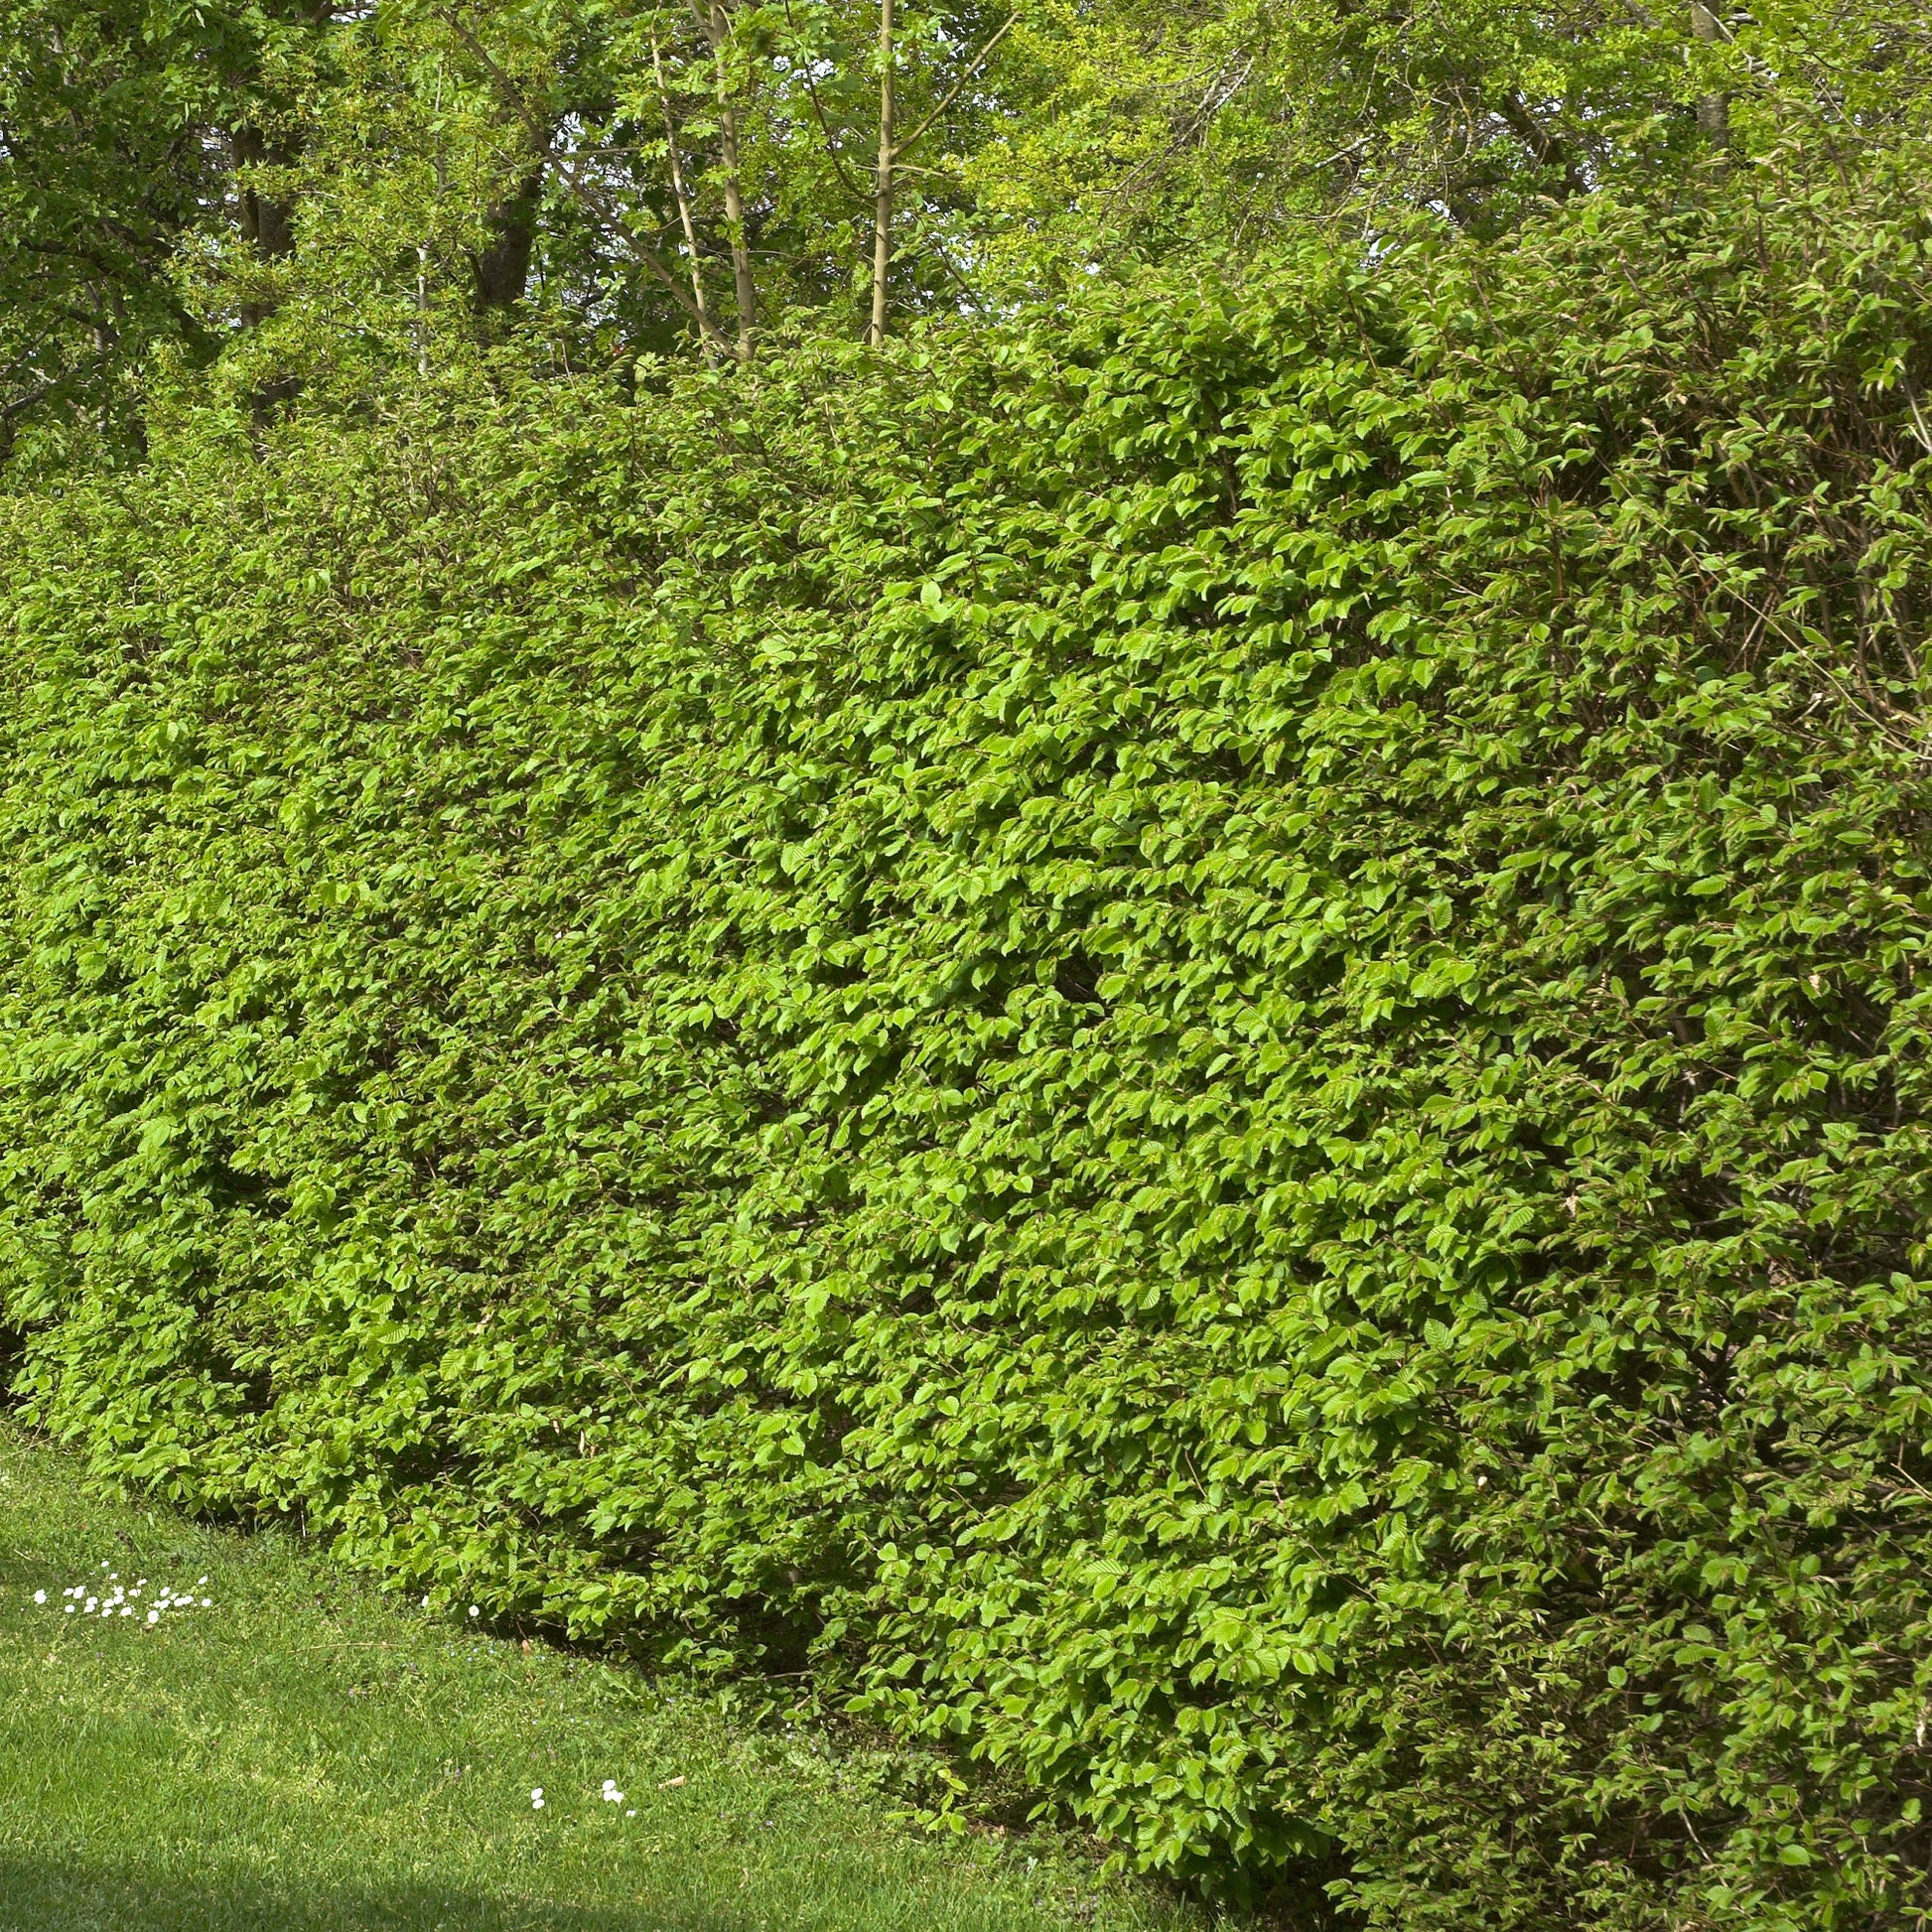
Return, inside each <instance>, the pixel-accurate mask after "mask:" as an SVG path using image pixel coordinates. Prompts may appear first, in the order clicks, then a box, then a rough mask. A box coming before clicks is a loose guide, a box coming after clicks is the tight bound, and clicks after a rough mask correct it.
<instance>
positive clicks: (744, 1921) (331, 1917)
mask: <svg viewBox="0 0 1932 1932" xmlns="http://www.w3.org/2000/svg"><path fill="white" fill-rule="evenodd" d="M769 1922H770V1920H769V1915H768V1913H753V1914H750V1915H741V1914H739V1913H737V1912H734V1911H731V1910H730V1909H729V1908H726V1909H725V1910H723V1911H722V1912H721V1911H719V1910H717V1909H715V1908H713V1907H710V1906H702V1907H687V1906H679V1905H675V1904H674V1905H670V1906H668V1907H666V1906H664V1905H661V1904H657V1903H653V1904H651V1905H648V1906H645V1905H638V1906H635V1907H614V1906H588V1907H587V1906H578V1905H555V1904H550V1903H548V1902H545V1901H541V1900H537V1899H530V1900H524V1901H518V1900H514V1899H505V1898H488V1897H483V1896H480V1895H478V1894H477V1893H475V1892H466V1891H462V1890H456V1889H451V1888H449V1887H445V1886H436V1885H422V1884H411V1883H391V1884H373V1885H370V1886H368V1887H366V1888H356V1889H345V1888H343V1887H340V1886H308V1885H300V1884H297V1885H287V1884H279V1883H277V1882H276V1881H275V1880H274V1879H272V1878H268V1877H264V1876H263V1875H261V1874H260V1873H257V1872H249V1871H229V1872H220V1871H208V1872H203V1873H200V1874H197V1875H192V1876H191V1875H188V1874H183V1873H173V1872H157V1871H151V1870H143V1869H142V1868H141V1867H140V1866H139V1865H138V1864H111V1863H96V1862H90V1861H88V1860H86V1859H84V1858H66V1857H63V1856H61V1855H59V1854H53V1853H50V1854H47V1855H44V1856H40V1857H30V1858H23V1857H22V1856H21V1855H20V1854H18V1853H0V1932H325V1929H326V1932H762V1928H763V1927H765V1926H767V1925H768V1924H769Z"/></svg>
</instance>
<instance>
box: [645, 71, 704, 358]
mask: <svg viewBox="0 0 1932 1932" xmlns="http://www.w3.org/2000/svg"><path fill="white" fill-rule="evenodd" d="M650 66H651V71H652V72H653V73H654V74H656V76H657V102H658V105H659V106H660V107H662V108H663V110H664V148H665V152H666V153H667V154H668V155H669V156H670V162H671V192H672V193H673V194H674V195H676V197H677V218H678V221H679V222H680V224H681V225H682V226H683V229H684V247H685V252H686V253H687V254H688V255H689V256H690V258H691V300H692V302H693V304H694V305H695V306H696V308H697V311H698V314H699V316H700V317H702V318H703V320H704V321H705V323H706V324H707V325H708V324H709V323H710V321H711V313H710V311H709V310H708V309H707V308H706V307H705V300H704V277H703V275H701V274H700V273H699V272H698V231H697V226H696V224H695V223H694V222H693V221H692V219H691V200H690V197H689V196H687V195H686V194H685V192H684V164H683V163H682V162H681V161H680V160H679V159H678V152H677V123H676V122H675V121H674V120H673V119H672V118H671V92H670V89H669V88H668V87H666V86H665V84H664V62H663V57H662V56H661V55H660V54H659V53H658V51H657V36H656V35H655V34H653V35H651V37H650ZM710 358H711V345H710V343H709V342H707V343H706V344H705V359H706V360H707V361H709V360H710Z"/></svg>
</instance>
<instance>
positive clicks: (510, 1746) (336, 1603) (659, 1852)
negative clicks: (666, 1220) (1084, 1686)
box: [0, 1425, 1204, 1932]
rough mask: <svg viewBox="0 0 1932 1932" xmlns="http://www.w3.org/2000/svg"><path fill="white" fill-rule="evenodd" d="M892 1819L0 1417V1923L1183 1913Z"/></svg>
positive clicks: (880, 1931) (203, 1927)
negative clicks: (148, 1506)
mask: <svg viewBox="0 0 1932 1932" xmlns="http://www.w3.org/2000/svg"><path fill="white" fill-rule="evenodd" d="M103 1564H104V1565H105V1566H106V1568H105V1570H103V1569H102V1567H101V1566H102V1565H103ZM110 1572H111V1573H118V1577H119V1579H120V1581H121V1583H122V1585H124V1586H126V1587H130V1588H131V1587H134V1585H135V1584H136V1583H137V1581H138V1580H141V1579H146V1580H147V1583H146V1587H145V1588H144V1590H143V1595H142V1597H141V1599H140V1605H141V1607H140V1608H138V1609H137V1611H136V1613H135V1614H133V1615H130V1616H127V1617H121V1616H118V1615H117V1616H115V1617H114V1618H113V1619H111V1620H110V1621H108V1622H104V1623H103V1622H102V1620H101V1619H100V1618H99V1616H98V1615H93V1616H89V1615H84V1614H81V1613H79V1612H74V1613H69V1612H68V1611H67V1610H66V1609H65V1607H64V1605H65V1603H66V1602H67V1601H69V1600H72V1599H69V1598H64V1597H63V1596H62V1594H61V1592H62V1591H63V1590H65V1589H67V1588H68V1587H69V1586H71V1585H74V1584H79V1583H86V1584H89V1585H90V1587H91V1586H92V1585H94V1584H96V1583H97V1582H99V1581H101V1580H104V1579H105V1577H106V1576H107V1575H108V1574H109V1573H110ZM204 1576H205V1577H207V1580H208V1581H207V1584H206V1585H204V1586H201V1587H198V1588H197V1589H196V1591H195V1594H196V1596H197V1599H198V1602H197V1606H196V1607H194V1608H192V1609H187V1610H171V1611H167V1612H164V1613H163V1615H162V1618H161V1621H160V1622H159V1623H157V1624H155V1625H153V1626H150V1625H149V1623H148V1622H147V1618H146V1606H147V1605H149V1604H151V1603H152V1602H153V1600H154V1597H155V1594H156V1592H157V1591H158V1590H159V1589H161V1588H162V1587H164V1586H171V1587H187V1586H190V1585H193V1584H194V1583H195V1580H196V1579H197V1578H198V1577H204ZM36 1590H45V1591H46V1592H47V1598H48V1600H47V1602H46V1603H45V1604H37V1603H36V1602H35V1601H34V1600H33V1597H34V1592H35V1591H36ZM95 1593H97V1594H98V1593H99V1592H98V1591H96V1592H95ZM202 1596H207V1597H208V1598H210V1599H211V1602H210V1606H209V1607H207V1608H202V1607H200V1604H199V1598H200V1597H202ZM607 1778H615V1779H616V1780H617V1781H618V1784H619V1785H620V1786H621V1789H622V1791H623V1792H624V1794H625V1796H624V1800H623V1802H622V1803H621V1804H613V1803H608V1802H606V1801H604V1800H603V1799H602V1798H601V1797H600V1795H599V1793H600V1788H601V1786H602V1785H603V1783H604V1780H606V1779H607ZM678 1779H681V1780H682V1782H681V1783H677V1782H673V1781H674V1780H678ZM535 1786H541V1787H542V1788H543V1791H544V1796H545V1803H544V1808H543V1810H542V1811H540V1812H539V1811H534V1810H533V1809H532V1807H531V1801H530V1793H531V1790H532V1788H533V1787H535ZM889 1812H890V1806H889V1804H888V1802H887V1801H886V1800H885V1799H883V1798H882V1797H881V1796H880V1795H879V1793H878V1792H877V1790H876V1789H870V1788H868V1786H867V1784H866V1783H865V1781H864V1779H863V1778H862V1777H860V1776H858V1775H856V1774H855V1769H854V1765H853V1763H852V1762H850V1761H841V1760H840V1759H838V1758H837V1757H836V1756H835V1755H833V1754H831V1753H829V1752H828V1751H827V1748H826V1746H825V1745H824V1744H823V1742H822V1741H821V1740H815V1739H804V1738H797V1739H790V1740H788V1739H786V1738H784V1737H782V1736H778V1737H773V1736H770V1735H768V1734H763V1733H756V1732H751V1731H745V1730H739V1729H735V1728H734V1727H733V1726H731V1725H728V1724H727V1723H726V1722H725V1721H724V1720H723V1719H722V1718H721V1717H720V1716H719V1714H718V1713H717V1711H716V1710H715V1708H713V1707H711V1706H710V1705H708V1704H707V1703H706V1702H705V1701H704V1700H703V1699H702V1698H699V1697H697V1696H695V1695H692V1694H690V1693H688V1692H686V1693H680V1692H679V1691H677V1690H676V1689H672V1688H666V1687H664V1686H662V1685H653V1684H651V1683H648V1682H646V1681H644V1680H642V1679H640V1678H639V1677H638V1676H637V1675H635V1674H634V1673H631V1672H627V1671H624V1670H621V1669H620V1668H617V1667H613V1666H610V1665H605V1664H600V1663H595V1662H589V1661H586V1660H584V1659H581V1658H573V1657H570V1656H566V1655H563V1654H561V1653H559V1652H556V1651H554V1650H550V1649H547V1648H545V1647H543V1646H541V1645H538V1646H535V1647H532V1648H530V1649H527V1650H526V1649H525V1648H524V1647H523V1646H522V1645H520V1644H519V1643H517V1642H515V1641H511V1640H507V1639H503V1638H498V1637H492V1636H490V1635H487V1634H484V1633H482V1632H477V1631H474V1630H472V1629H470V1628H465V1627H455V1626H452V1625H451V1624H450V1623H449V1622H448V1621H446V1620H443V1619H438V1618H433V1617H431V1616H430V1615H428V1614H426V1613H423V1612H420V1611H418V1610H416V1609H414V1608H412V1607H407V1606H404V1605H400V1604H398V1603H397V1602H396V1601H395V1600H394V1599H392V1598H387V1597H384V1596H382V1595H380V1594H379V1593H377V1592H376V1591H374V1590H372V1589H370V1588H368V1587H364V1586H363V1585H361V1584H359V1583H357V1582H355V1581H354V1580H351V1579H347V1578H345V1576H344V1575H343V1574H342V1573H341V1572H340V1571H338V1570H336V1569H334V1568H333V1567H332V1566H331V1565H330V1564H329V1563H328V1562H327V1561H326V1559H324V1558H322V1557H321V1556H319V1555H318V1554H317V1553H316V1552H315V1551H313V1550H312V1549H309V1548H306V1547H304V1546H303V1545H302V1544H301V1543H300V1542H299V1541H297V1540H295V1539H292V1538H289V1537H285V1536H277V1535H256V1536H241V1535H235V1534H230V1533H226V1532H222V1531H216V1530H210V1529H207V1528H205V1527H201V1526H198V1525H196V1524H192V1523H188V1522H185V1521H182V1520H181V1519H179V1518H176V1517H174V1516H171V1515H169V1514H168V1513H166V1512H163V1511H159V1510H157V1511H152V1512H151V1511H148V1510H145V1509H140V1508H133V1507H129V1506H127V1505H125V1504H122V1503H115V1502H110V1501H106V1500H103V1499H102V1498H100V1497H99V1496H97V1495H94V1494H91V1493H89V1492H88V1491H87V1490H86V1488H85V1486H84V1485H83V1484H82V1482H81V1480H80V1478H79V1474H78V1471H77V1469H76V1467H75V1465H74V1464H73V1462H72V1461H71V1460H70V1459H69V1458H68V1457H66V1456H64V1455H61V1454H59V1453H57V1452H55V1451H53V1450H51V1449H46V1448H44V1447H41V1446H39V1445H36V1444H33V1443H31V1442H29V1441H27V1440H25V1439H23V1438H22V1437H21V1436H20V1435H18V1434H17V1433H14V1432H11V1431H8V1430H7V1429H6V1428H5V1427H4V1425H0V1927H3V1928H5V1932H15V1929H16V1928H19V1932H81V1929H82V1928H95V1927H100V1928H107V1927H112V1928H114V1932H151V1929H152V1932H161V1928H169V1929H170V1932H173V1928H181V1932H244V1929H245V1932H267V1929H268V1928H274V1932H285V1929H286V1928H300V1927H328V1928H331V1929H332V1932H345V1929H348V1928H361V1927H383V1928H397V1929H398V1932H403V1929H405V1928H406V1929H407V1932H431V1928H443V1929H444V1932H499V1929H500V1932H510V1929H511V1928H516V1929H517V1932H526V1929H527V1932H538V1928H542V1932H766V1929H767V1928H768V1929H769V1932H779V1929H780V1928H782V1929H783V1932H814V1929H821V1932H887V1928H891V1929H892V1932H942V1929H943V1932H1052V1929H1054V1928H1064V1927H1073V1926H1079V1927H1083V1928H1118V1929H1119V1932H1126V1929H1127V1928H1150V1932H1152V1929H1153V1928H1161V1929H1162V1932H1182V1928H1184V1927H1192V1926H1199V1925H1201V1924H1203V1923H1204V1920H1202V1919H1201V1918H1200V1917H1199V1916H1198V1915H1197V1914H1195V1913H1193V1912H1191V1911H1190V1910H1188V1909H1187V1908H1185V1907H1182V1906H1178V1905H1174V1904H1172V1903H1170V1902H1168V1901H1166V1900H1164V1899H1161V1898H1158V1897H1156V1896H1154V1895H1151V1894H1149V1893H1148V1892H1146V1891H1145V1890H1142V1889H1140V1888H1136V1887H1133V1886H1128V1885H1107V1884H1103V1883H1101V1882H1100V1880H1099V1879H1098V1876H1097V1874H1096V1870H1095V1867H1094V1866H1093V1865H1092V1864H1090V1863H1086V1862H1084V1861H1083V1860H1081V1859H1080V1858H1078V1857H1077V1856H1074V1855H1073V1854H1071V1853H1069V1852H1065V1851H1059V1852H1055V1851H1054V1849H1053V1848H1051V1847H1049V1846H1044V1845H1041V1844H1040V1843H1038V1842H1036V1841H1025V1842H1021V1841H1008V1842H1005V1843H1000V1842H982V1841H979V1840H974V1839H968V1840H966V1841H963V1842H958V1841H949V1840H947V1841H942V1840H934V1839H929V1838H926V1837H924V1836H922V1835H920V1834H917V1833H914V1832H912V1831H910V1830H908V1829H906V1828H904V1827H901V1826H896V1825H895V1824H894V1823H892V1822H891V1819H890V1817H889V1815H888V1814H889ZM633 1814H634V1815H633Z"/></svg>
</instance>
